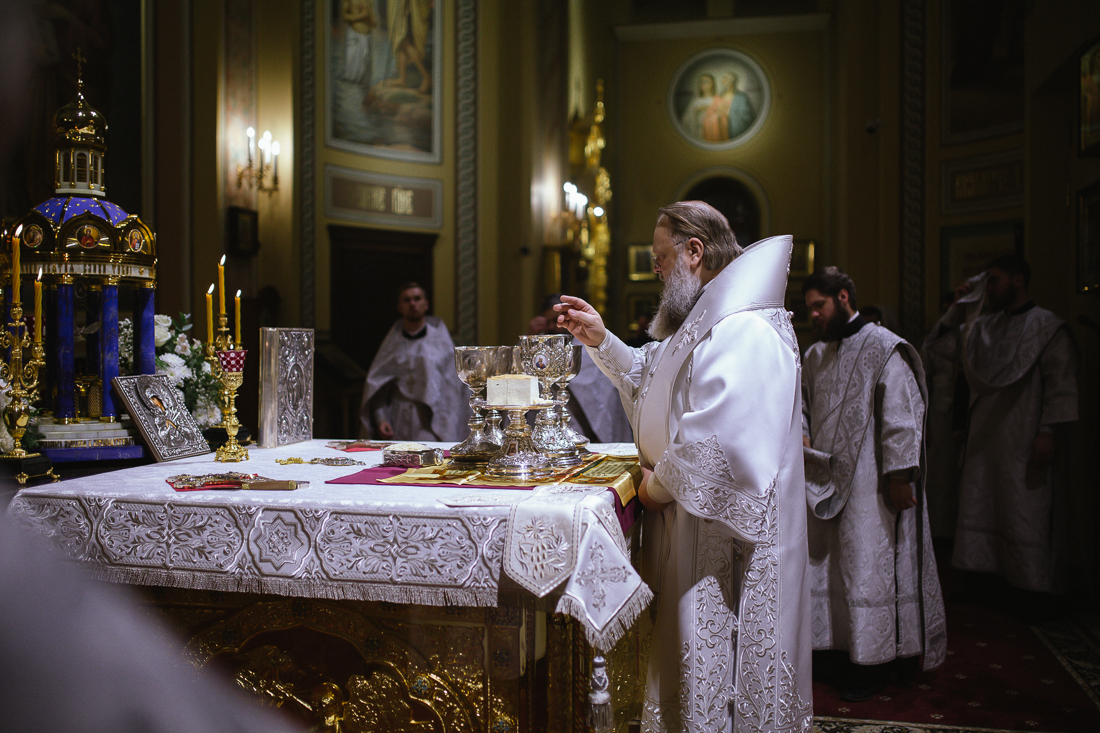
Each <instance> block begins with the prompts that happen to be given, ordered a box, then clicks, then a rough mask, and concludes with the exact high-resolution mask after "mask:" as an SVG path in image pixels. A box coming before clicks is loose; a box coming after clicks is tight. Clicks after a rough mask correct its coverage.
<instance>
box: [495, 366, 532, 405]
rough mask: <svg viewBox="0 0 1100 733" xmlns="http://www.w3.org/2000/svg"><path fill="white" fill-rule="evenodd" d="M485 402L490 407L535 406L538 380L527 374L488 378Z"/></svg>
mask: <svg viewBox="0 0 1100 733" xmlns="http://www.w3.org/2000/svg"><path fill="white" fill-rule="evenodd" d="M485 401H486V402H488V403H489V404H490V405H537V404H539V403H541V402H542V401H543V400H540V399H539V380H538V379H536V378H535V377H532V376H529V375H527V374H503V375H501V376H499V377H489V379H488V386H487V390H486V394H485Z"/></svg>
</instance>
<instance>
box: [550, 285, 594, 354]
mask: <svg viewBox="0 0 1100 733" xmlns="http://www.w3.org/2000/svg"><path fill="white" fill-rule="evenodd" d="M561 301H562V302H560V303H558V304H557V305H555V306H554V310H556V311H557V312H558V324H560V325H561V326H563V327H565V328H566V329H568V331H569V333H571V334H573V335H574V336H576V337H577V338H579V339H580V340H581V343H583V344H585V345H587V346H599V345H600V344H601V343H603V340H604V337H605V336H606V335H607V328H606V327H604V325H603V318H601V317H600V314H599V313H597V312H596V309H595V308H593V307H592V306H590V305H589V304H588V303H586V302H584V301H583V300H581V299H580V298H574V297H573V296H572V295H563V296H561Z"/></svg>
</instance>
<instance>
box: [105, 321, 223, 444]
mask: <svg viewBox="0 0 1100 733" xmlns="http://www.w3.org/2000/svg"><path fill="white" fill-rule="evenodd" d="M190 320H191V314H190V313H181V314H180V315H179V317H178V318H175V319H173V318H170V317H169V316H165V315H157V316H153V342H154V344H155V345H156V364H157V374H164V375H167V377H168V382H169V383H170V384H171V385H172V386H173V387H175V388H176V389H178V390H179V391H180V393H181V394H182V395H183V401H184V404H186V405H187V409H188V410H190V412H191V414H192V415H193V416H194V418H195V421H196V422H197V423H198V424H199V425H200V426H201V427H204V428H208V427H210V426H212V425H217V424H218V423H220V422H221V419H222V413H221V410H220V409H219V407H218V381H217V380H216V379H214V376H213V375H212V374H211V372H210V363H209V362H208V361H206V359H205V356H206V354H205V350H204V347H203V343H202V342H201V341H198V340H196V339H194V338H190V337H188V335H187V332H188V331H190V330H191V325H192V324H191V323H190ZM133 353H134V327H133V324H132V323H131V322H130V319H129V318H125V319H123V320H121V321H119V324H118V356H119V359H118V360H119V367H120V371H125V372H131V371H132V370H133Z"/></svg>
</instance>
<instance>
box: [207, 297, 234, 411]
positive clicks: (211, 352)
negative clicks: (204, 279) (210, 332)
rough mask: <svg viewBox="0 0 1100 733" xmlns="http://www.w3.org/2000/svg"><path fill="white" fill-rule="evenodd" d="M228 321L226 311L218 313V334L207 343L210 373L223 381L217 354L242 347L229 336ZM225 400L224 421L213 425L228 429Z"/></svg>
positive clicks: (223, 407) (223, 408)
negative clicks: (210, 342) (235, 343)
mask: <svg viewBox="0 0 1100 733" xmlns="http://www.w3.org/2000/svg"><path fill="white" fill-rule="evenodd" d="M228 322H229V319H228V317H227V316H226V315H225V314H224V313H221V314H219V315H218V335H217V336H215V337H214V343H212V344H207V345H206V362H207V363H208V364H210V373H211V374H212V375H213V376H214V379H217V380H218V381H219V382H220V381H221V371H222V366H221V363H220V362H219V361H218V357H217V356H216V354H218V353H221V352H222V351H232V350H234V349H237V348H240V344H237V345H234V344H233V342H232V341H231V340H230V338H229V326H228ZM238 386H240V385H238ZM234 389H236V388H234ZM219 393H220V394H222V395H224V394H225V393H224V392H222V391H221V390H219ZM224 400H225V398H224V396H223V397H222V401H223V404H222V421H221V422H220V423H218V424H217V425H213V426H211V427H214V428H221V429H223V430H226V431H228V429H229V426H228V424H227V423H226V418H225V406H224ZM239 425H240V423H238V426H239Z"/></svg>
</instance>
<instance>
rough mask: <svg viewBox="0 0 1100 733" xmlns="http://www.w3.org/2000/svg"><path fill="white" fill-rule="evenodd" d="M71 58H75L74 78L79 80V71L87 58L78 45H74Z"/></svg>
mask: <svg viewBox="0 0 1100 733" xmlns="http://www.w3.org/2000/svg"><path fill="white" fill-rule="evenodd" d="M73 58H74V59H76V78H77V80H80V72H81V69H82V68H83V65H84V64H85V63H87V61H88V59H86V58H84V54H82V53H81V52H80V47H79V46H77V47H76V53H74V54H73Z"/></svg>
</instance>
